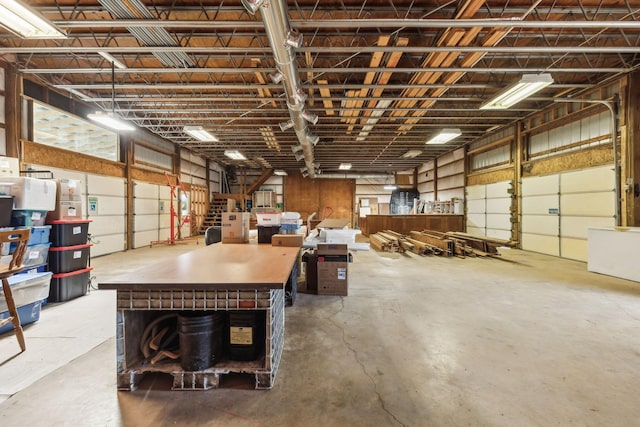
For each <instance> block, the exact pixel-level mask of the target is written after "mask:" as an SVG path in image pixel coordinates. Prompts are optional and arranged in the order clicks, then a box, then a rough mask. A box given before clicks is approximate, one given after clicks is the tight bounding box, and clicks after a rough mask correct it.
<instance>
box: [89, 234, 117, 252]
mask: <svg viewBox="0 0 640 427" xmlns="http://www.w3.org/2000/svg"><path fill="white" fill-rule="evenodd" d="M97 240H98V241H99V242H100V243H95V244H94V245H93V246H92V247H91V256H92V257H95V256H100V255H106V254H111V253H114V252H122V251H124V250H125V237H124V235H123V234H109V235H105V236H100V238H99V239H97Z"/></svg>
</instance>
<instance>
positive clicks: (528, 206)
mask: <svg viewBox="0 0 640 427" xmlns="http://www.w3.org/2000/svg"><path fill="white" fill-rule="evenodd" d="M559 208H560V206H559V201H558V196H557V195H548V196H530V197H527V198H523V199H522V214H523V215H532V214H535V215H548V214H549V209H559Z"/></svg>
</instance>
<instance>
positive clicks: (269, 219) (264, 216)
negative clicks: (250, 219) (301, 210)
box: [256, 212, 280, 226]
mask: <svg viewBox="0 0 640 427" xmlns="http://www.w3.org/2000/svg"><path fill="white" fill-rule="evenodd" d="M256 218H257V220H258V225H260V226H271V225H280V212H256Z"/></svg>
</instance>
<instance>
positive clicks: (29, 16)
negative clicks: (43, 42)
mask: <svg viewBox="0 0 640 427" xmlns="http://www.w3.org/2000/svg"><path fill="white" fill-rule="evenodd" d="M0 25H2V26H3V27H5V28H7V29H8V30H9V31H11V32H13V33H15V34H17V35H19V36H20V37H22V38H25V39H66V38H67V36H66V35H65V34H64V33H63V32H62V31H60V30H58V29H57V28H56V27H54V26H53V24H51V23H50V22H49V21H47V20H46V19H45V18H43V17H42V16H40V15H39V14H37V13H36V12H34V11H32V10H31V9H29V8H28V7H27V6H24V5H23V4H21V3H19V2H17V1H15V0H0Z"/></svg>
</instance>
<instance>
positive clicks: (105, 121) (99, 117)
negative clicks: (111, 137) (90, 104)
mask: <svg viewBox="0 0 640 427" xmlns="http://www.w3.org/2000/svg"><path fill="white" fill-rule="evenodd" d="M87 118H89V119H91V120H93V121H94V122H96V123H100V124H101V125H104V126H107V127H109V128H111V129H113V130H120V131H131V130H135V129H136V128H135V126H133V125H132V124H131V123H128V122H126V121H124V120H122V119H120V118H119V117H116V116H114V115H113V113H103V112H101V111H96V112H95V113H92V114H88V115H87Z"/></svg>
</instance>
